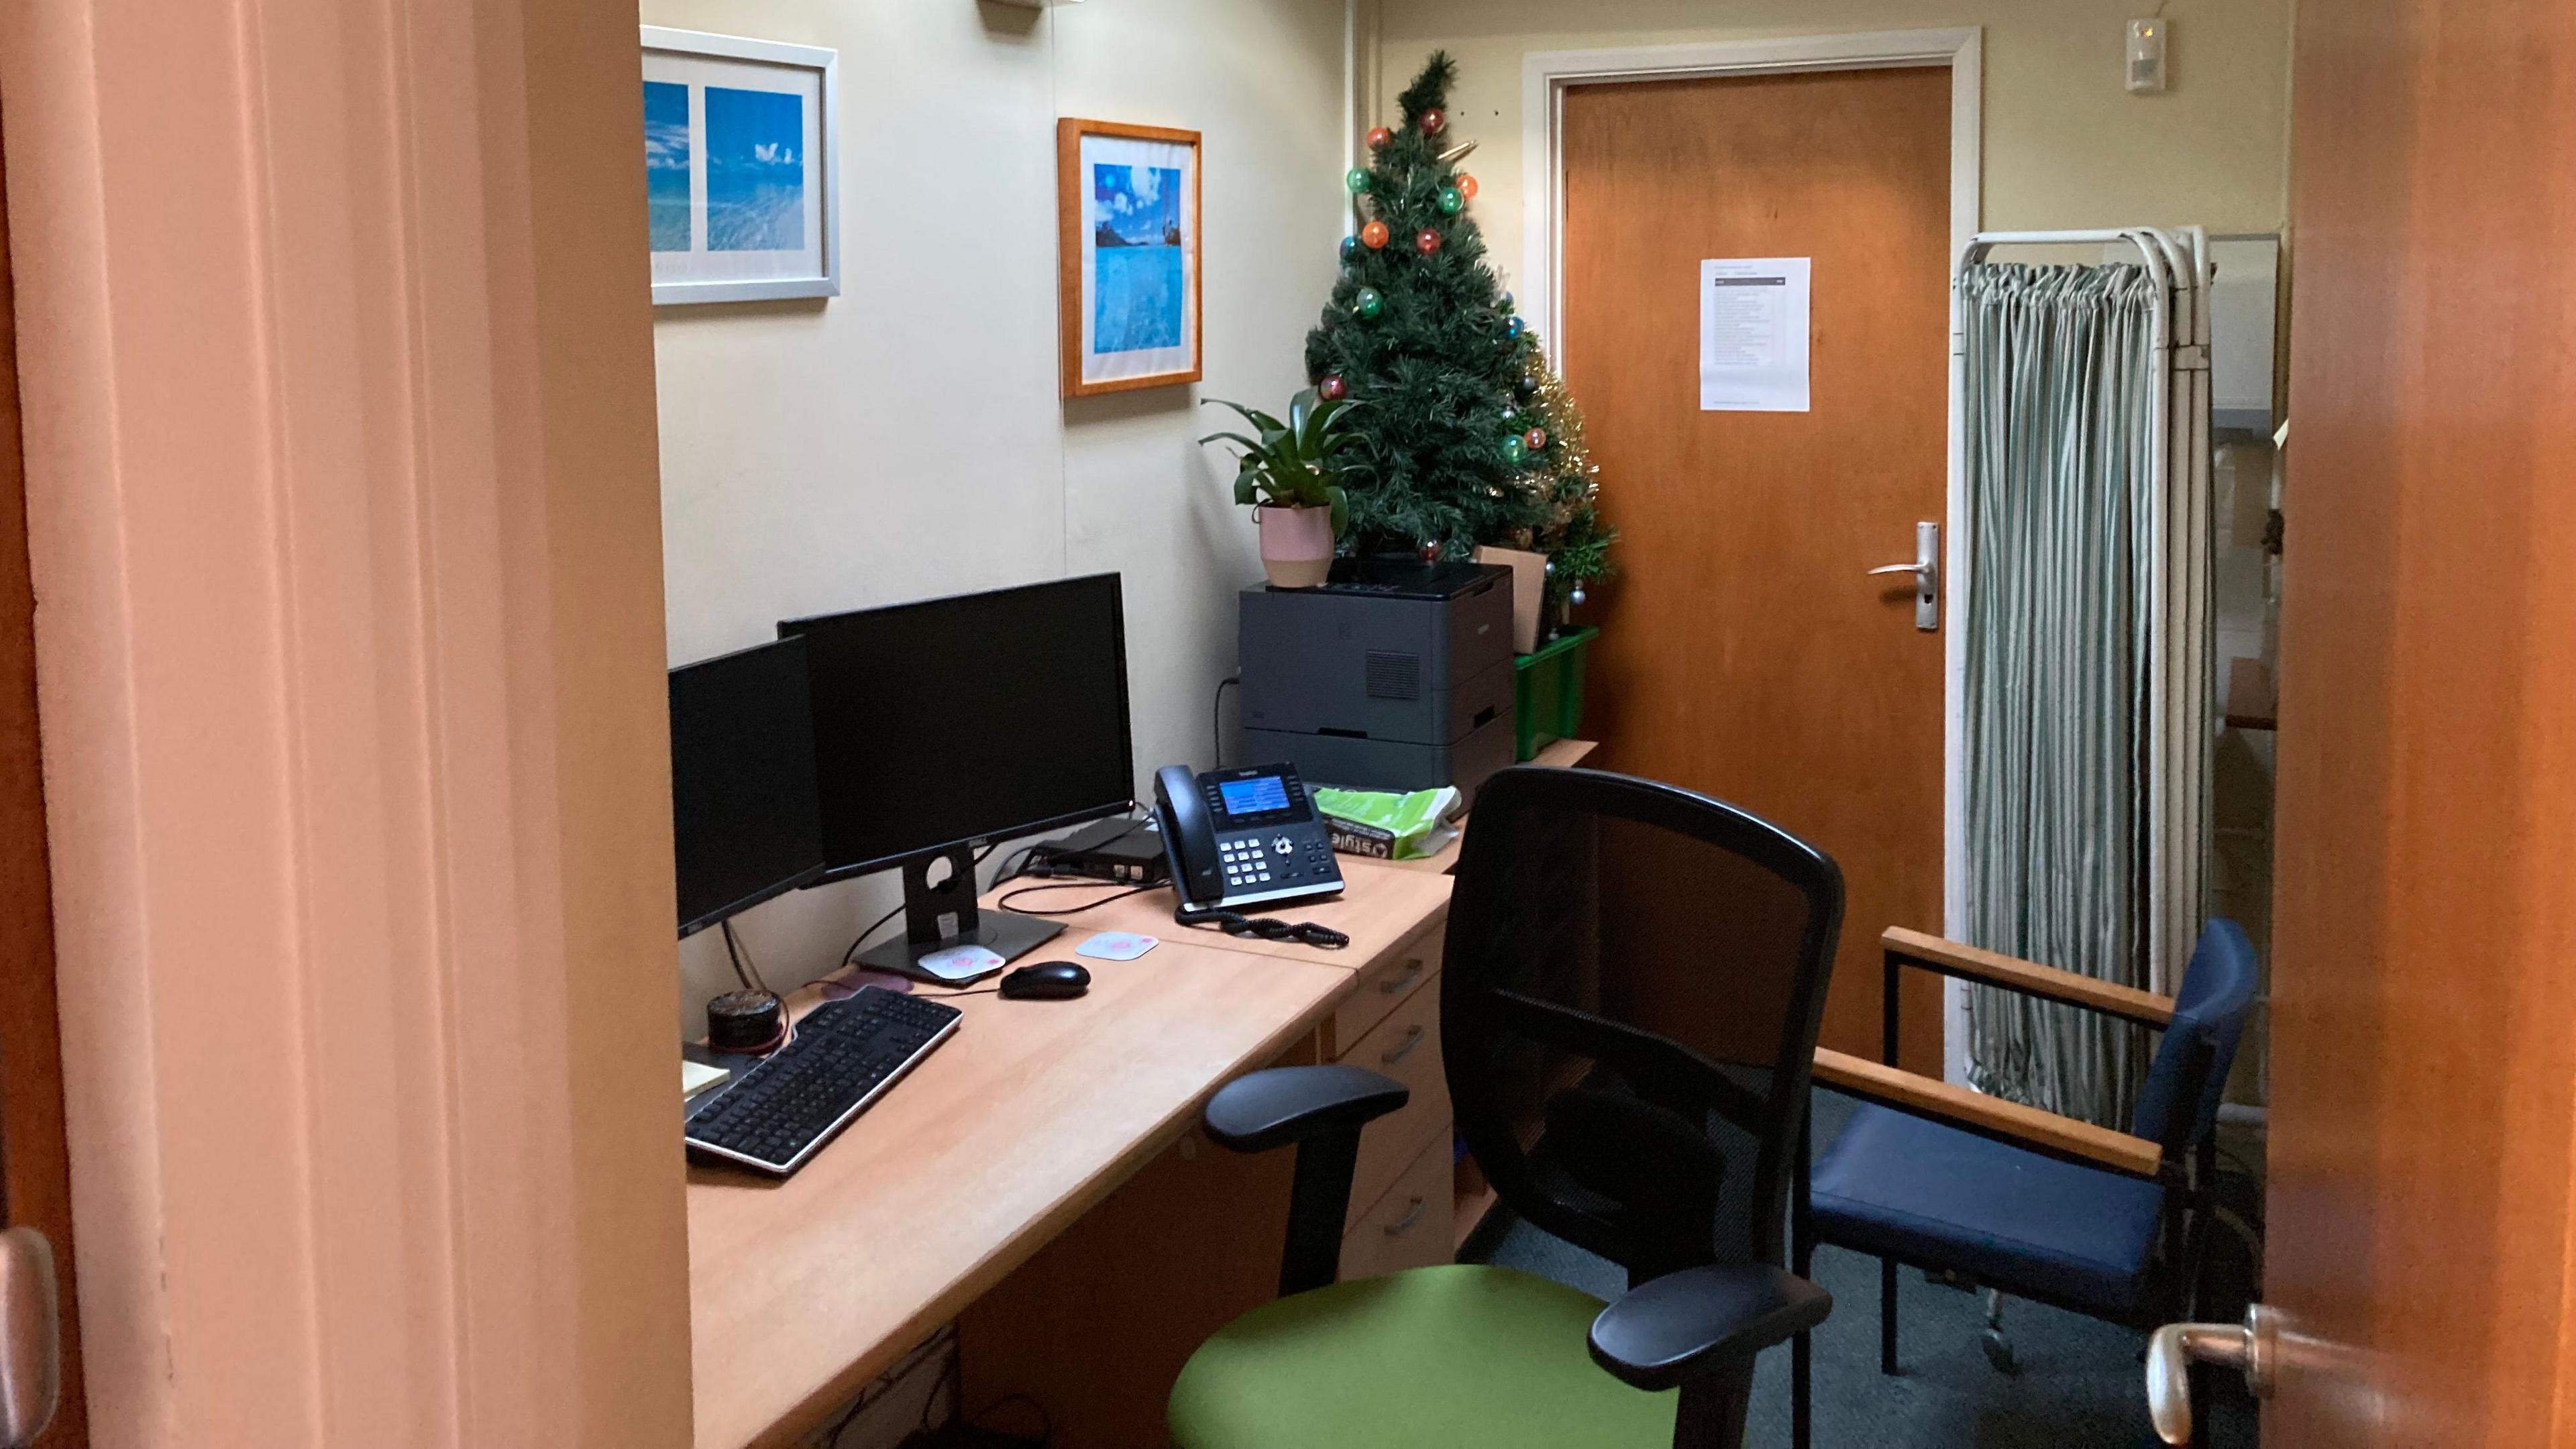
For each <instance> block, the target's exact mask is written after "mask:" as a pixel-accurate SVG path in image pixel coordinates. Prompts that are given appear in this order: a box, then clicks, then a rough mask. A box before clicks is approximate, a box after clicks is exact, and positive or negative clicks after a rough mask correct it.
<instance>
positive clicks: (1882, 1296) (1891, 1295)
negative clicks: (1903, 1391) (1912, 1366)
mask: <svg viewBox="0 0 2576 1449" xmlns="http://www.w3.org/2000/svg"><path fill="white" fill-rule="evenodd" d="M1878 1371H1879V1372H1880V1373H1883V1374H1894V1373H1895V1372H1896V1260H1895V1259H1894V1258H1881V1259H1879V1260H1878Z"/></svg>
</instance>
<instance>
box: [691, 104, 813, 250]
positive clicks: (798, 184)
mask: <svg viewBox="0 0 2576 1449" xmlns="http://www.w3.org/2000/svg"><path fill="white" fill-rule="evenodd" d="M706 95H707V250H709V251H715V252H779V251H794V250H796V249H797V248H799V247H802V246H804V245H805V98H804V97H803V96H798V95H790V94H788V93H786V92H783V91H745V90H735V89H732V88H731V87H727V86H709V87H707V91H706Z"/></svg>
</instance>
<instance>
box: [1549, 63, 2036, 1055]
mask: <svg viewBox="0 0 2576 1449" xmlns="http://www.w3.org/2000/svg"><path fill="white" fill-rule="evenodd" d="M1984 48H1985V41H1984V32H1983V31H1982V30H1981V29H1980V28H1978V27H1975V26H1967V27H1961V28H1956V29H1943V30H1882V31H1873V32H1869V33H1865V34H1859V35H1815V36H1797V37H1791V38H1786V39H1777V40H1716V41H1702V42H1694V43H1690V44H1683V45H1639V46H1623V47H1618V48H1615V49H1607V50H1536V51H1531V52H1530V53H1529V54H1528V55H1526V56H1524V57H1523V58H1522V61H1521V198H1522V200H1521V205H1522V208H1523V215H1522V248H1523V253H1522V268H1521V283H1522V287H1523V289H1524V290H1525V291H1526V292H1527V293H1528V303H1527V306H1526V309H1525V310H1526V311H1527V312H1528V314H1529V316H1530V317H1531V319H1532V321H1533V323H1534V324H1535V325H1536V326H1537V328H1538V332H1539V338H1540V341H1541V344H1542V345H1543V346H1544V347H1545V348H1546V349H1547V354H1548V359H1549V361H1551V362H1561V361H1562V360H1563V357H1564V353H1563V350H1562V349H1563V348H1564V346H1565V318H1564V312H1563V308H1564V287H1565V275H1564V265H1565V252H1564V231H1565V147H1564V138H1565V124H1564V122H1565V92H1566V90H1567V89H1568V88H1569V87H1572V86H1578V85H1604V84H1618V83H1622V82H1629V81H1656V80H1674V79H1679V78H1684V77H1693V76H1740V75H1785V74H1795V73H1798V72H1802V71H1832V70H1879V69H1894V68H1899V67H1908V66H1948V67H1949V68H1950V260H1951V261H1952V262H1953V263H1955V262H1956V261H1957V260H1958V258H1959V256H1960V255H1961V254H1962V253H1963V252H1965V251H1966V249H1967V246H1968V243H1969V241H1970V240H1971V239H1972V238H1973V237H1975V236H1976V234H1977V229H1978V227H1979V226H1980V225H1981V224H1982V218H1981V215H1980V211H1981V206H1980V198H1981V197H1982V196H1983V194H1984V192H1983V189H1982V178H1981V175H1980V161H1981V159H1982V157H1983V154H1984V136H1985V130H1984V127H1985V121H1984V109H1983V100H1984V95H1985V86H1984ZM1952 315H1953V318H1954V321H1955V315H1956V314H1955V311H1954V312H1953V314H1952ZM1944 345H1945V348H1946V347H1947V345H1948V343H1947V339H1945V344H1944ZM1942 370H1943V373H1944V375H1945V376H1951V377H1952V378H1953V382H1952V386H1951V395H1950V408H1949V417H1950V425H1949V427H1950V436H1949V446H1948V453H1949V463H1948V470H1949V497H1948V515H1949V516H1948V518H1947V519H1946V520H1945V521H1944V523H1945V526H1944V531H1943V536H1942V554H1943V557H1942V593H1943V600H1942V618H1943V620H1944V628H1943V638H1942V646H1941V647H1942V661H1943V664H1942V672H1943V681H1942V703H1941V736H1942V746H1941V814H1942V826H1941V840H1942V850H1941V857H1942V867H1941V910H1942V916H1943V918H1944V919H1943V922H1942V929H1943V930H1944V932H1946V933H1947V934H1950V935H1953V936H1955V935H1957V934H1958V933H1959V930H1960V928H1961V925H1962V923H1963V919H1964V916H1965V907H1966V900H1965V887H1966V877H1965V874H1964V870H1963V866H1964V862H1965V850H1964V846H1965V842H1964V840H1963V839H1962V829H1963V826H1964V822H1965V814H1964V811H1963V808H1962V807H1963V805H1964V803H1965V800H1966V788H1965V785H1966V758H1965V755H1964V754H1963V750H1964V747H1965V745H1964V742H1965V736H1966V732H1965V728H1964V723H1965V716H1964V714H1963V710H1964V708H1965V704H1966V694H1965V683H1966V679H1967V668H1968V655H1967V639H1966V636H1965V635H1964V634H1962V633H1961V632H1960V631H1959V630H1958V629H1956V628H1954V627H1950V624H1951V623H1953V622H1955V621H1956V620H1957V619H1958V618H1959V617H1960V610H1961V608H1962V607H1963V605H1964V604H1965V596H1964V593H1963V591H1962V590H1961V588H1960V580H1961V579H1962V578H1963V577H1964V575H1963V574H1962V572H1961V569H1962V568H1963V566H1964V562H1965V559H1966V553H1967V550H1966V547H1965V544H1964V543H1963V542H1962V540H1961V538H1960V536H1959V535H1960V530H1959V528H1958V526H1957V521H1958V520H1959V519H1960V518H1962V517H1964V516H1966V510H1965V507H1964V501H1965V500H1964V498H1963V497H1962V493H1963V490H1964V487H1965V480H1964V478H1963V477H1962V474H1961V467H1960V459H1961V456H1962V455H1961V446H1960V445H1961V442H1962V438H1961V436H1960V432H1959V427H1960V421H1959V406H1958V391H1957V387H1956V380H1955V372H1954V369H1953V368H1952V366H1951V363H1950V359H1949V358H1948V357H1946V356H1945V357H1944V358H1943V361H1942ZM1886 924H1889V925H1899V924H1902V923H1901V922H1893V921H1891V922H1888V923H1886ZM1942 1000H1943V1002H1944V1009H1943V1016H1944V1023H1943V1026H1944V1030H1943V1034H1942V1035H1943V1042H1944V1047H1943V1052H1942V1055H1943V1059H1944V1060H1943V1071H1944V1074H1945V1075H1946V1076H1948V1077H1949V1078H1950V1079H1951V1080H1952V1081H1963V1080H1964V1079H1965V1077H1966V1073H1967V1044H1968V1031H1967V1000H1968V998H1967V992H1966V991H1965V989H1963V988H1962V986H1961V985H1960V983H1958V982H1955V981H1953V982H1946V983H1944V992H1943V997H1942Z"/></svg>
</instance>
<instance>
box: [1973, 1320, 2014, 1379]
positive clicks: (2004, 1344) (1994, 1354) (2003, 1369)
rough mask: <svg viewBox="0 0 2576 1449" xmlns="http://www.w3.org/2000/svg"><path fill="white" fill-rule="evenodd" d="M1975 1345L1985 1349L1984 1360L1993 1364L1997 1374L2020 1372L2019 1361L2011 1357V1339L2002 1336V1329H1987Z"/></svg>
mask: <svg viewBox="0 0 2576 1449" xmlns="http://www.w3.org/2000/svg"><path fill="white" fill-rule="evenodd" d="M1977 1345H1978V1347H1980V1348H1983V1349H1984V1350H1985V1351H1986V1362H1988V1363H1990V1364H1993V1365H1994V1366H1995V1372H1997V1373H1999V1374H2018V1373H2020V1372H2021V1361H2020V1360H2019V1359H2016V1358H2014V1357H2013V1346H2012V1340H2011V1339H2008V1338H2006V1337H2004V1333H2003V1330H2002V1329H2000V1328H1989V1329H1987V1330H1986V1331H1985V1333H1984V1335H1983V1336H1981V1337H1980V1338H1979V1339H1978V1340H1977Z"/></svg>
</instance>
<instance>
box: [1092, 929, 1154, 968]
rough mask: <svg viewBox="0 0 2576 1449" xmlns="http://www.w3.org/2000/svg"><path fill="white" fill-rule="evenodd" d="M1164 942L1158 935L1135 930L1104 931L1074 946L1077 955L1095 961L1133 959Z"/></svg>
mask: <svg viewBox="0 0 2576 1449" xmlns="http://www.w3.org/2000/svg"><path fill="white" fill-rule="evenodd" d="M1161 944H1163V942H1162V938H1160V937H1158V936H1139V935H1137V934H1136V933H1135V932H1133V931H1103V932H1101V933H1100V934H1099V935H1097V936H1094V937H1092V938H1091V939H1090V940H1088V941H1085V942H1083V943H1082V944H1081V945H1079V946H1076V947H1074V948H1073V954H1075V955H1076V956H1088V957H1090V958H1091V959H1092V960H1094V961H1133V960H1135V959H1136V958H1137V957H1139V956H1142V955H1144V954H1145V953H1146V952H1148V951H1151V950H1153V949H1154V948H1155V947H1157V946H1159V945H1161Z"/></svg>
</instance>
